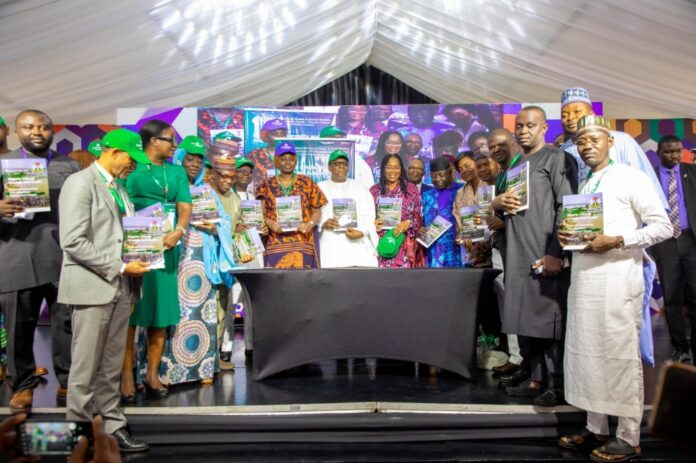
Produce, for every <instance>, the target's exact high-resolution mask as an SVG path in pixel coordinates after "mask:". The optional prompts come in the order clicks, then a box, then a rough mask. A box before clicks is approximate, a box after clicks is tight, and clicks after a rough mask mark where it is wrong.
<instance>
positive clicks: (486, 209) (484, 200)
mask: <svg viewBox="0 0 696 463" xmlns="http://www.w3.org/2000/svg"><path fill="white" fill-rule="evenodd" d="M493 198H495V185H480V186H479V187H478V189H477V190H476V204H477V205H478V208H479V209H478V215H479V217H480V218H481V223H482V225H484V226H486V224H487V222H488V218H489V217H490V216H491V215H493V206H492V203H493Z"/></svg>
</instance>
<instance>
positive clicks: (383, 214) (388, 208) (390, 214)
mask: <svg viewBox="0 0 696 463" xmlns="http://www.w3.org/2000/svg"><path fill="white" fill-rule="evenodd" d="M401 203H402V200H401V198H389V197H387V196H380V197H379V198H377V220H381V221H383V222H384V223H383V224H382V228H380V230H389V229H392V228H394V227H396V226H397V225H399V223H401Z"/></svg>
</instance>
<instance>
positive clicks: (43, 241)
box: [0, 150, 80, 293]
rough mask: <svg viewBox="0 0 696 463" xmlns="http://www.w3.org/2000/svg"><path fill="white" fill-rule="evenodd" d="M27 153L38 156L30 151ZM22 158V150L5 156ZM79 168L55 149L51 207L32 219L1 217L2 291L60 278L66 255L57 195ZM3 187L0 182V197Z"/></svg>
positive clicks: (51, 164)
mask: <svg viewBox="0 0 696 463" xmlns="http://www.w3.org/2000/svg"><path fill="white" fill-rule="evenodd" d="M28 157H29V158H38V156H34V155H33V154H31V153H28ZM22 158H23V155H22V152H21V151H20V150H15V151H12V152H10V153H7V154H5V155H3V157H2V159H22ZM79 170H80V165H79V164H78V163H77V162H76V161H74V160H73V159H71V158H69V157H67V156H62V155H58V154H56V153H53V157H52V158H51V162H49V163H48V186H49V195H50V199H51V211H50V212H39V213H36V214H35V215H34V218H33V219H32V220H23V219H11V220H8V219H0V292H3V293H4V292H10V291H19V290H22V289H27V288H34V287H36V286H41V285H44V284H48V283H56V282H58V279H59V277H60V268H61V261H62V257H63V251H61V249H60V242H59V237H58V196H59V195H60V189H61V187H62V186H63V182H65V179H66V178H68V176H69V175H71V174H73V173H75V172H77V171H79ZM2 190H3V188H2V185H1V184H0V197H1V196H2V194H3V191H2Z"/></svg>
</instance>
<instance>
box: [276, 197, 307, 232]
mask: <svg viewBox="0 0 696 463" xmlns="http://www.w3.org/2000/svg"><path fill="white" fill-rule="evenodd" d="M276 214H277V215H278V224H279V225H280V228H281V230H282V231H283V232H294V231H297V228H298V227H299V226H300V225H301V224H302V199H301V198H300V197H299V196H281V197H280V198H276Z"/></svg>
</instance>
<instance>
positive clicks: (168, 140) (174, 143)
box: [155, 137, 177, 146]
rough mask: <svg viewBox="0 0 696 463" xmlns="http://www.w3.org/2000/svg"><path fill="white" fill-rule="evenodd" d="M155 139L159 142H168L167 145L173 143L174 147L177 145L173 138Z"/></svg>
mask: <svg viewBox="0 0 696 463" xmlns="http://www.w3.org/2000/svg"><path fill="white" fill-rule="evenodd" d="M155 138H156V139H158V140H162V141H166V142H167V143H171V145H172V146H176V145H177V143H176V140H174V139H173V138H167V137H155Z"/></svg>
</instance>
